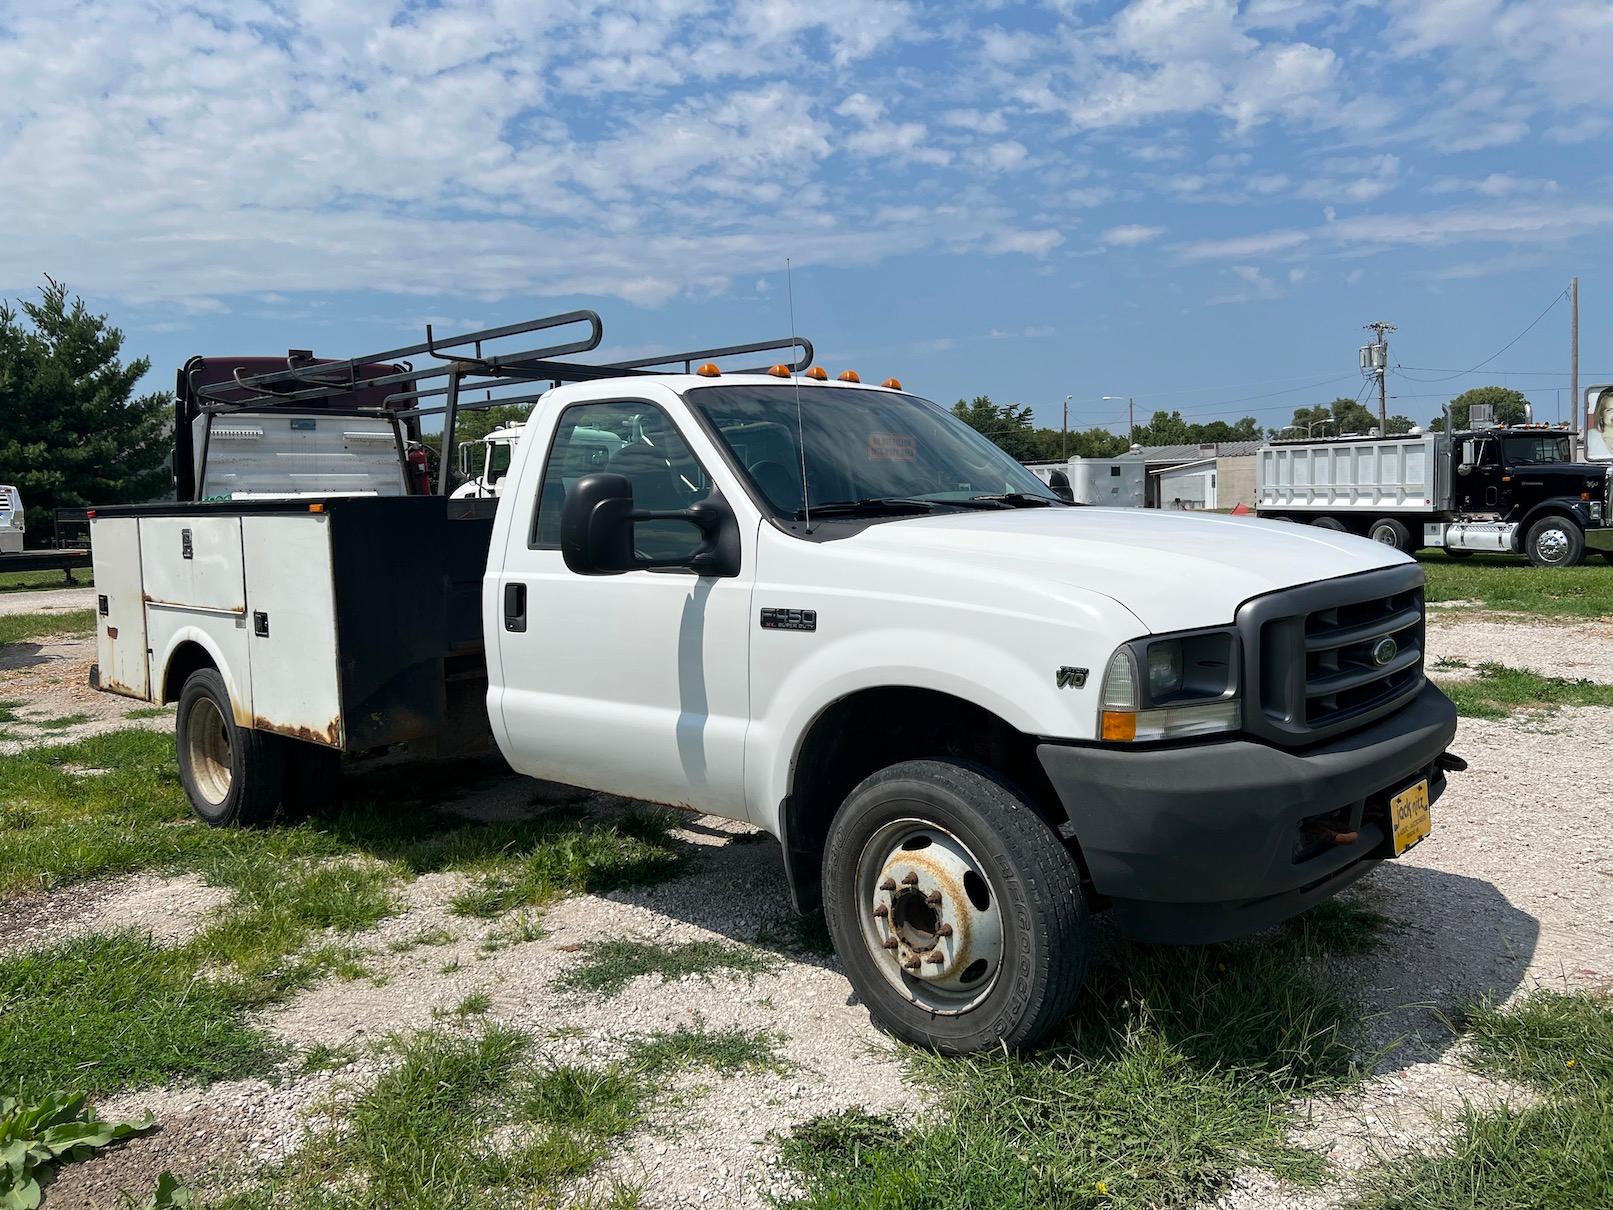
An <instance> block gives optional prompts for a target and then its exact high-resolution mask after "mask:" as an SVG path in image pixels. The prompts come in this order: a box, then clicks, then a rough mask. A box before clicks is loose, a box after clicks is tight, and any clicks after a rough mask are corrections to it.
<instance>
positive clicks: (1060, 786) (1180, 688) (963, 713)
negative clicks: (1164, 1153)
mask: <svg viewBox="0 0 1613 1210" xmlns="http://www.w3.org/2000/svg"><path fill="white" fill-rule="evenodd" d="M474 336H475V334H473V335H472V336H471V337H466V338H464V339H465V340H466V341H472V340H474ZM719 352H721V351H719ZM369 360H372V361H382V360H389V358H387V357H385V356H382V355H372V356H371V357H370V358H369ZM448 364H449V366H450V367H451V369H450V374H449V378H450V382H449V390H448V395H447V398H448V402H447V405H446V406H447V408H448V409H449V412H448V414H449V416H450V417H451V415H452V409H453V408H454V406H455V403H456V400H457V394H458V390H459V388H460V386H461V385H462V384H461V382H460V379H461V378H465V379H466V380H468V381H470V382H475V381H477V379H478V377H480V378H484V379H486V380H488V381H508V380H511V379H512V378H519V377H520V376H521V375H526V376H527V377H528V378H529V379H547V380H552V381H557V382H559V383H560V384H561V385H559V386H557V387H554V388H553V389H550V390H548V391H547V392H546V393H544V394H543V395H542V397H541V400H540V401H539V402H538V405H537V407H536V408H535V410H534V411H533V413H532V418H531V420H530V421H529V422H528V424H527V426H526V429H525V431H524V434H523V437H522V439H521V441H520V442H518V443H517V444H516V445H515V448H514V460H513V462H512V464H511V466H510V469H509V474H508V477H507V479H506V481H505V483H504V487H503V491H502V494H501V495H500V496H499V497H498V498H497V499H485V500H447V499H444V498H441V497H410V496H399V497H354V496H332V497H330V498H328V499H323V500H321V499H309V498H300V499H290V500H248V501H220V502H204V503H194V504H181V505H168V506H161V505H158V506H149V507H128V508H104V509H98V510H96V513H95V516H94V520H93V536H94V549H95V582H96V591H97V592H98V593H99V594H100V598H99V609H100V614H101V617H100V627H99V640H98V641H99V665H98V673H97V675H98V678H99V684H100V686H101V687H102V688H103V689H108V690H112V691H115V692H119V693H125V694H131V695H133V696H135V697H139V698H142V699H147V700H151V701H157V702H177V703H178V720H177V727H178V745H179V763H180V771H181V775H182V779H183V782H184V786H185V789H186V792H187V794H188V795H189V798H190V801H191V803H192V805H193V806H194V808H195V811H196V813H197V814H198V815H199V816H200V817H201V818H202V819H204V820H206V821H207V822H209V823H213V824H242V823H248V822H253V821H256V820H259V819H262V818H265V817H267V816H269V815H272V813H273V812H274V811H275V809H276V808H277V806H278V805H279V804H280V802H281V800H282V799H283V798H284V797H285V794H286V791H285V787H286V786H287V784H288V780H287V779H288V777H293V775H294V774H295V771H296V770H297V769H298V768H299V766H300V765H301V764H302V763H303V762H305V761H306V760H307V759H308V758H309V756H310V754H311V753H315V752H320V751H326V752H335V751H345V752H359V751H367V750H372V749H375V748H378V747H383V746H386V745H389V744H393V743H397V742H400V741H417V742H418V741H432V740H436V741H439V742H441V741H443V740H444V739H445V737H453V738H452V739H451V740H450V742H449V746H450V747H452V748H454V749H456V750H463V748H464V747H465V746H466V745H467V744H468V743H469V742H470V741H469V740H468V739H466V738H465V737H468V736H471V735H472V734H473V733H474V732H476V731H478V730H480V731H481V732H482V733H483V734H484V735H485V734H486V733H488V732H490V733H491V738H492V740H493V742H495V743H496V745H497V747H498V749H499V751H500V752H502V753H503V755H504V757H505V758H506V759H507V760H508V762H509V764H510V765H511V766H512V767H513V768H514V769H515V770H517V771H518V772H520V773H522V774H527V775H530V776H532V777H535V778H543V779H547V780H551V781H557V782H564V783H569V784H572V785H577V786H583V787H588V788H592V789H596V790H600V791H606V792H609V793H613V794H620V795H626V796H629V797H632V798H636V799H642V800H647V801H650V802H657V803H666V804H673V805H675V806H679V807H685V808H689V809H691V810H697V811H702V812H707V813H710V814H713V815H718V816H725V817H729V818H734V819H741V820H748V821H749V822H751V823H753V824H755V825H756V826H758V827H760V828H762V829H764V830H765V831H767V832H768V833H771V834H772V835H773V836H775V837H777V838H778V840H779V842H780V844H781V846H782V851H783V859H784V872H785V875H786V877H787V879H788V885H789V891H790V894H791V895H792V896H793V900H794V902H795V904H796V905H797V906H798V907H799V908H801V909H811V908H814V907H817V906H819V905H821V906H822V908H823V909H824V911H825V914H826V917H827V920H828V925H829V929H830V932H831V934H832V936H833V939H834V943H835V946H836V948H837V950H838V952H839V955H840V958H841V960H842V962H843V963H844V967H845V970H846V972H847V974H848V976H849V977H850V979H851V982H852V984H853V986H854V987H855V989H856V991H857V993H858V995H859V996H860V997H861V998H862V999H863V1001H864V1002H865V1003H866V1004H867V1005H868V1007H869V1009H870V1010H871V1012H872V1014H873V1016H874V1017H875V1018H876V1019H877V1020H878V1021H879V1022H880V1023H882V1024H883V1025H884V1026H885V1027H886V1028H887V1029H888V1030H890V1031H891V1032H892V1033H893V1034H896V1035H897V1036H899V1037H902V1038H905V1039H909V1040H912V1041H915V1042H919V1043H923V1044H926V1045H929V1046H932V1047H935V1048H937V1049H939V1050H942V1051H947V1052H965V1051H971V1050H976V1049H980V1048H983V1047H991V1046H998V1045H1006V1046H1008V1047H1018V1046H1023V1045H1026V1044H1030V1043H1032V1042H1034V1041H1035V1040H1036V1039H1038V1038H1039V1037H1041V1036H1043V1035H1044V1034H1045V1033H1046V1032H1047V1031H1048V1030H1050V1029H1051V1028H1052V1027H1053V1026H1055V1025H1056V1024H1057V1023H1058V1022H1059V1021H1060V1020H1061V1019H1062V1018H1063V1017H1064V1016H1065V1015H1066V1014H1067V1012H1068V1011H1069V1009H1070V1007H1071V1005H1072V1003H1073V1001H1074V999H1075V997H1076V995H1077V988H1078V985H1079V983H1080V981H1081V977H1082V971H1083V966H1084V964H1085V961H1086V955H1087V946H1088V941H1087V924H1088V920H1089V917H1090V916H1091V915H1092V914H1093V913H1094V912H1097V911H1101V910H1108V911H1110V912H1112V913H1113V917H1114V921H1115V924H1116V926H1117V927H1118V928H1119V930H1120V931H1121V932H1122V933H1124V934H1126V935H1129V936H1132V937H1136V938H1142V939H1146V940H1150V941H1161V942H1204V941H1214V940H1219V939H1224V938H1230V937H1234V936H1239V935H1244V934H1248V933H1252V932H1255V931H1257V930H1260V929H1263V928H1265V927H1267V926H1270V925H1272V924H1274V923H1275V922H1278V921H1281V920H1283V919H1285V918H1287V917H1289V916H1292V915H1294V914H1296V913H1298V912H1301V911H1304V910H1305V909H1306V908H1308V907H1310V906H1311V905H1313V904H1316V903H1318V902H1319V901H1321V900H1323V899H1325V898H1327V897H1329V896H1331V895H1334V894H1336V893H1337V892H1338V891H1340V890H1341V889H1343V888H1344V887H1346V886H1348V885H1350V884H1351V883H1352V882H1354V881H1355V880H1356V879H1358V878H1360V877H1361V876H1362V875H1363V874H1365V873H1367V872H1368V871H1369V870H1371V869H1372V868H1373V867H1374V866H1376V865H1377V864H1378V863H1379V862H1380V861H1383V860H1390V859H1394V858H1396V857H1397V856H1399V855H1400V854H1402V853H1403V852H1404V851H1405V850H1406V849H1407V848H1408V847H1410V846H1411V845H1413V844H1415V843H1417V842H1418V841H1419V840H1421V839H1422V838H1423V837H1424V836H1425V835H1426V834H1427V833H1428V832H1429V829H1430V824H1431V808H1432V807H1433V806H1434V804H1435V803H1436V802H1437V801H1438V800H1439V798H1440V795H1441V794H1442V793H1443V791H1444V790H1445V785H1446V773H1447V771H1448V770H1453V769H1457V768H1460V767H1461V761H1460V759H1459V758H1457V757H1455V756H1453V755H1451V754H1449V753H1448V752H1447V747H1448V745H1449V744H1450V742H1451V739H1452V736H1453V734H1454V732H1455V727H1456V719H1455V713H1454V711H1453V709H1452V706H1451V704H1450V702H1449V701H1448V700H1447V699H1446V698H1445V697H1444V696H1443V695H1442V694H1441V693H1440V691H1439V690H1438V689H1437V688H1435V687H1434V686H1433V685H1432V684H1430V683H1429V682H1428V681H1427V680H1425V678H1424V670H1423V662H1424V610H1423V576H1422V572H1421V571H1420V569H1419V568H1418V566H1417V565H1416V564H1415V563H1413V562H1412V561H1411V560H1409V559H1408V558H1406V557H1405V556H1404V555H1403V554H1401V553H1400V552H1398V551H1395V550H1393V549H1390V548H1388V547H1386V546H1384V545H1382V544H1379V543H1374V542H1371V541H1368V540H1366V539H1363V538H1360V537H1355V536H1351V535H1348V534H1342V533H1332V532H1327V531H1323V530H1317V529H1314V528H1300V527H1296V526H1293V525H1284V524H1279V523H1275V522H1262V521H1258V520H1254V519H1246V518H1232V517H1211V516H1184V515H1182V514H1176V513H1156V512H1144V511H1138V510H1104V509H1096V508H1085V507H1080V506H1075V505H1070V504H1067V503H1066V502H1064V501H1063V500H1061V499H1059V498H1058V496H1056V495H1055V494H1054V493H1053V492H1052V491H1051V490H1050V489H1048V488H1047V487H1046V486H1045V485H1043V484H1042V483H1041V482H1040V481H1039V480H1037V478H1036V477H1035V476H1034V475H1032V474H1030V473H1029V472H1028V471H1026V470H1025V469H1024V468H1023V467H1021V466H1020V465H1019V464H1018V463H1016V462H1015V461H1013V460H1012V459H1011V458H1009V457H1007V456H1006V455H1005V454H1004V453H1002V451H1001V450H999V449H998V448H997V447H996V446H994V445H992V444H991V443H990V442H989V441H987V440H985V439H984V438H983V437H981V436H980V435H979V434H977V433H975V432H974V431H973V430H972V429H970V428H968V427H966V426H965V425H964V424H963V423H962V422H961V421H959V420H957V419H956V418H954V417H953V416H951V415H950V414H949V413H948V412H947V411H946V410H945V409H944V408H940V407H937V406H936V405H935V404H933V403H930V402H928V401H926V400H924V399H921V398H919V397H917V396H915V395H913V394H910V393H908V392H907V391H905V390H903V389H902V387H901V385H900V384H899V383H898V382H896V381H895V380H894V379H892V380H888V381H887V382H886V383H885V384H884V385H883V386H872V385H866V384H862V383H860V382H858V381H856V376H855V375H854V374H851V373H846V374H842V375H841V376H840V379H839V380H835V381H830V380H829V378H828V375H827V374H825V373H824V372H823V371H822V370H819V369H816V368H813V369H809V370H806V371H805V372H801V369H802V367H801V366H800V365H797V364H793V363H792V364H785V365H780V366H776V367H773V369H772V370H771V371H763V372H747V373H720V372H719V371H718V368H717V366H716V365H715V364H714V363H713V364H709V365H704V366H701V367H700V368H699V370H698V371H697V372H693V373H682V372H677V373H657V372H651V371H650V370H648V369H646V368H644V365H643V363H638V364H637V365H636V366H635V367H631V368H624V367H601V366H597V365H583V364H579V363H566V362H561V361H558V360H556V359H555V358H553V357H550V356H543V355H538V354H527V355H522V356H506V357H502V358H501V357H497V356H493V355H490V354H488V353H487V352H486V351H485V350H482V349H481V348H480V347H479V346H478V347H477V350H476V353H475V354H474V355H472V354H470V353H469V352H466V353H464V354H463V355H461V356H460V357H459V359H458V360H454V361H450V362H449V363H448ZM415 372H416V373H417V374H418V373H419V372H420V371H418V370H416V371H415ZM447 429H448V431H447V432H445V434H444V438H443V442H444V448H445V449H451V448H453V447H452V445H451V441H452V431H451V430H452V423H451V421H450V422H449V423H448V425H447ZM780 890H781V895H782V893H783V887H782V886H781V888H780Z"/></svg>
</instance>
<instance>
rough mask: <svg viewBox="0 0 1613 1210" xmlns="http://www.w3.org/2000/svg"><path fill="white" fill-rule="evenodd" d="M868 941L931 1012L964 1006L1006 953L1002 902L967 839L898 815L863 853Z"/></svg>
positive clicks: (894, 980)
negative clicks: (1000, 902)
mask: <svg viewBox="0 0 1613 1210" xmlns="http://www.w3.org/2000/svg"><path fill="white" fill-rule="evenodd" d="M857 891H858V894H857V899H858V906H859V907H861V908H862V909H863V911H862V934H863V942H864V944H866V945H867V946H868V952H869V953H870V955H872V956H873V957H874V959H875V961H876V962H877V963H878V964H879V970H880V973H881V974H882V975H884V976H885V978H886V979H887V980H888V981H889V982H890V984H891V986H892V987H894V988H895V989H896V990H897V991H898V992H900V993H901V994H902V995H904V996H906V997H907V998H908V999H909V1000H911V1001H912V1002H913V1003H914V1004H916V1005H918V1006H919V1007H920V1008H923V1009H925V1010H926V1011H928V1012H932V1013H937V1014H955V1013H959V1012H963V1011H966V1010H967V1009H969V1008H971V1007H973V1006H974V1005H976V1004H978V1003H979V1002H980V1001H981V1000H982V999H983V998H984V997H985V996H986V995H988V994H989V993H990V991H991V989H992V987H993V986H995V984H996V982H997V972H998V970H999V968H1001V966H1002V958H1003V921H1002V910H1001V907H1000V904H999V901H998V898H997V896H996V895H994V894H993V893H992V889H991V883H990V882H989V880H988V876H987V874H986V871H985V870H984V869H983V868H982V866H981V864H980V863H979V862H978V861H977V860H976V859H975V856H974V854H973V853H971V852H970V851H969V849H968V847H967V846H966V845H965V844H964V843H963V842H962V841H961V840H959V839H958V838H957V837H956V836H954V835H953V834H952V833H951V832H948V831H947V830H946V829H945V828H943V827H940V826H939V825H937V824H933V823H927V822H926V821H924V820H921V819H898V820H893V821H891V822H890V823H888V824H886V825H885V826H884V827H882V828H880V829H879V831H877V832H875V833H874V835H873V836H871V837H869V839H868V843H867V844H866V845H864V846H863V851H862V855H861V856H860V857H859V858H858V861H857Z"/></svg>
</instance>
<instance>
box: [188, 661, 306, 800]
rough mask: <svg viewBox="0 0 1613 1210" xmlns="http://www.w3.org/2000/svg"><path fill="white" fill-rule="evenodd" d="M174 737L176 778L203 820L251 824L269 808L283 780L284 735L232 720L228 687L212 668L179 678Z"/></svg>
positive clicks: (276, 796)
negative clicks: (177, 758)
mask: <svg viewBox="0 0 1613 1210" xmlns="http://www.w3.org/2000/svg"><path fill="white" fill-rule="evenodd" d="M174 737H175V741H176V743H177V746H178V749H179V781H180V784H182V785H183V786H184V787H185V797H186V798H188V799H189V800H190V809H191V810H192V811H194V812H195V813H196V817H197V818H198V819H200V820H201V821H202V822H203V823H207V824H211V825H213V826H214V827H219V828H222V827H230V826H237V825H241V824H253V823H260V822H262V821H263V820H266V819H268V818H269V817H270V816H272V815H273V814H274V813H275V809H276V808H277V807H278V806H279V805H280V792H281V788H282V786H283V785H284V781H285V762H286V754H285V744H286V741H285V740H283V739H281V738H280V737H279V736H278V735H268V734H266V733H264V732H262V731H254V730H253V729H251V728H250V727H242V726H240V725H239V724H238V723H236V721H235V717H234V713H233V712H232V711H231V709H230V692H229V689H228V688H227V687H226V686H225V684H224V678H223V677H222V676H220V675H219V674H218V672H217V671H216V670H214V669H212V668H201V669H198V670H197V671H195V672H193V673H191V674H190V676H189V677H187V678H186V679H185V685H184V688H182V689H181V690H180V691H179V711H178V715H177V717H176V718H175V720H174Z"/></svg>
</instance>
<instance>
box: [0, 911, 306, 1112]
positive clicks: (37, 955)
mask: <svg viewBox="0 0 1613 1210" xmlns="http://www.w3.org/2000/svg"><path fill="white" fill-rule="evenodd" d="M0 1004H4V1005H5V1010H4V1012H0V1088H3V1089H5V1090H6V1091H7V1092H8V1093H9V1094H12V1095H18V1096H21V1097H22V1098H24V1099H28V1098H30V1097H36V1096H39V1095H42V1094H44V1093H47V1092H50V1091H52V1090H54V1089H59V1088H71V1089H74V1090H77V1091H82V1092H91V1093H102V1092H110V1091H112V1090H114V1089H117V1088H123V1087H128V1086H131V1085H134V1086H137V1085H141V1084H153V1083H163V1082H165V1081H167V1080H171V1079H175V1078H181V1079H194V1080H220V1079H232V1078H235V1077H239V1076H244V1075H249V1074H252V1073H254V1072H259V1071H263V1070H266V1069H267V1068H268V1066H269V1065H270V1064H271V1063H272V1061H273V1059H274V1057H275V1054H276V1047H275V1046H274V1044H273V1043H272V1042H271V1041H270V1039H269V1038H268V1037H267V1036H266V1035H264V1034H263V1033H261V1032H259V1031H258V1030H255V1029H252V1028H250V1027H248V1026H247V1025H245V1024H244V1023H243V1022H242V1019H241V1014H240V1011H239V1006H238V1005H237V1004H236V1003H235V1001H234V999H233V998H232V996H231V994H230V992H229V991H228V989H227V988H226V987H224V986H223V985H222V984H219V983H214V982H212V981H210V980H207V979H198V978H197V972H196V967H195V964H194V963H193V962H191V961H189V960H188V959H187V958H186V957H185V956H184V955H183V954H179V953H176V952H175V951H173V950H167V949H163V948H161V947H159V946H156V945H153V944H152V943H151V941H150V940H149V939H148V938H145V937H141V936H137V935H134V934H132V933H113V934H109V935H90V936H86V937H82V938H78V939H75V940H72V941H66V942H63V943H61V944H59V945H55V946H52V947H50V948H49V949H45V950H40V951H37V952H34V953H30V954H24V955H19V956H16V957H11V958H6V959H3V960H0Z"/></svg>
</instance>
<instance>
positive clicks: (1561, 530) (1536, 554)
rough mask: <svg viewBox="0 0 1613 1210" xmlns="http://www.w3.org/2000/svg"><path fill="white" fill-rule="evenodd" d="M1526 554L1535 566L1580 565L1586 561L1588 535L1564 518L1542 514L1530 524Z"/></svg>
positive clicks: (1526, 541) (1526, 539)
mask: <svg viewBox="0 0 1613 1210" xmlns="http://www.w3.org/2000/svg"><path fill="white" fill-rule="evenodd" d="M1524 554H1526V555H1528V556H1529V562H1531V563H1533V564H1534V565H1535V566H1536V567H1578V566H1579V565H1580V564H1581V563H1583V562H1584V561H1585V535H1584V534H1582V533H1580V530H1579V526H1577V525H1575V524H1574V523H1573V522H1572V521H1569V520H1567V519H1566V518H1564V517H1542V518H1541V519H1540V520H1538V521H1536V522H1535V523H1534V524H1533V525H1531V526H1530V527H1529V534H1528V536H1527V537H1526V538H1525V539H1524Z"/></svg>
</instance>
